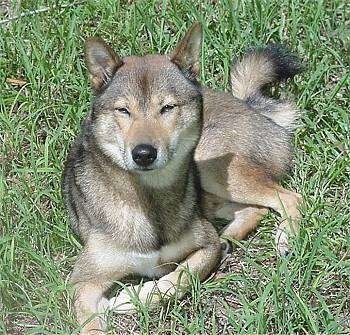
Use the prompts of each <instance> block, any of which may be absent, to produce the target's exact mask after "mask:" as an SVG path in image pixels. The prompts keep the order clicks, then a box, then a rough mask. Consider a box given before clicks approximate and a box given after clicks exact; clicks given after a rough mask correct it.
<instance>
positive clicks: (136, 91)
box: [108, 55, 191, 99]
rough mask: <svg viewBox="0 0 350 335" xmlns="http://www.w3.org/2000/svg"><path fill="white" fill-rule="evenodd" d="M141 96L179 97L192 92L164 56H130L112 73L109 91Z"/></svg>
mask: <svg viewBox="0 0 350 335" xmlns="http://www.w3.org/2000/svg"><path fill="white" fill-rule="evenodd" d="M110 89H112V90H113V91H114V92H120V93H121V94H122V95H128V96H130V94H132V95H133V96H137V97H139V98H140V99H149V98H151V97H155V96H157V95H159V96H163V95H167V94H168V95H174V96H181V95H184V94H188V93H189V92H191V85H190V84H189V83H188V81H187V80H186V79H185V77H184V76H183V74H182V72H181V71H180V70H179V68H178V67H177V66H176V65H175V64H174V63H173V62H171V60H170V57H169V56H167V55H146V56H142V57H138V56H129V57H125V58H123V65H122V66H121V67H120V68H119V69H118V71H117V72H116V74H115V77H114V80H113V82H112V85H111V86H110V88H109V89H108V90H110Z"/></svg>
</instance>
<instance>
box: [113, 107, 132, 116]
mask: <svg viewBox="0 0 350 335" xmlns="http://www.w3.org/2000/svg"><path fill="white" fill-rule="evenodd" d="M115 111H116V112H118V113H120V114H124V115H130V112H129V111H128V110H127V108H116V109H115Z"/></svg>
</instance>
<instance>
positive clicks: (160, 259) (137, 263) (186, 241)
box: [90, 231, 197, 277]
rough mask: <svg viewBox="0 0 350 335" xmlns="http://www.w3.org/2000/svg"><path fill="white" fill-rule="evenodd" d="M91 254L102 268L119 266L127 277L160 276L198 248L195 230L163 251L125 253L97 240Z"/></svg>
mask: <svg viewBox="0 0 350 335" xmlns="http://www.w3.org/2000/svg"><path fill="white" fill-rule="evenodd" d="M90 248H91V255H93V257H94V262H95V264H96V265H97V266H98V267H99V268H101V269H108V268H114V267H117V268H118V269H120V271H122V272H123V274H124V275H127V274H139V275H142V276H148V277H153V276H154V277H159V276H162V275H163V274H164V272H166V269H167V268H169V265H171V264H173V265H174V266H176V264H177V263H179V262H181V261H183V260H184V259H185V258H186V257H187V256H188V255H189V254H190V253H191V252H193V251H194V250H195V249H196V248H197V246H196V242H195V238H194V234H193V232H192V231H188V232H186V233H184V234H183V235H182V236H180V238H179V239H178V240H177V241H174V242H172V243H169V244H166V245H164V246H163V247H161V248H160V249H159V250H151V251H147V252H138V251H133V250H130V249H129V250H124V249H121V248H120V247H119V246H117V245H116V244H114V243H113V242H111V241H110V240H109V241H106V240H105V239H104V238H102V239H101V238H99V237H96V238H95V239H94V241H92V242H91V243H90Z"/></svg>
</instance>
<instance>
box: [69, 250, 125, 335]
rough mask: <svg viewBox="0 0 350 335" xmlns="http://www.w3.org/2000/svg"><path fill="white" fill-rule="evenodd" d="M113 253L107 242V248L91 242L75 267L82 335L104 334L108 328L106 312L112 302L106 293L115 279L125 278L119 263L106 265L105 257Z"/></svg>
mask: <svg viewBox="0 0 350 335" xmlns="http://www.w3.org/2000/svg"><path fill="white" fill-rule="evenodd" d="M109 256H110V252H109V250H108V248H107V245H105V249H102V248H99V247H95V246H94V247H92V246H91V245H88V246H87V247H86V248H85V250H84V252H83V253H82V254H81V255H80V256H79V257H78V260H77V262H76V264H75V266H74V270H73V273H72V276H71V279H70V282H71V284H72V285H73V288H74V310H75V313H76V318H77V321H78V323H79V325H81V326H82V330H81V332H80V335H102V334H104V331H105V329H106V319H105V312H106V311H107V309H108V306H109V303H108V299H107V298H106V297H105V296H104V293H105V291H106V290H107V289H108V288H109V287H110V286H111V285H112V284H113V281H114V280H119V279H121V278H122V277H123V274H122V273H123V272H122V271H121V269H120V268H119V267H118V266H117V265H116V264H104V262H103V260H104V259H107V260H108V257H109ZM116 257H117V256H116Z"/></svg>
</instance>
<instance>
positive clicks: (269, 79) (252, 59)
mask: <svg viewBox="0 0 350 335" xmlns="http://www.w3.org/2000/svg"><path fill="white" fill-rule="evenodd" d="M302 70H303V68H302V66H301V63H300V61H299V59H298V58H297V57H296V56H294V55H292V54H290V53H289V52H288V51H287V50H286V49H284V48H283V47H282V46H280V45H269V46H267V47H266V48H263V49H256V50H252V51H250V52H248V53H247V54H246V55H245V56H244V57H243V59H242V60H241V61H239V62H235V63H234V64H233V65H232V67H231V73H230V76H231V89H232V94H233V96H235V97H236V98H238V99H241V100H244V101H246V102H247V103H248V104H249V105H250V106H251V107H253V108H255V109H257V110H259V111H260V112H261V113H262V114H264V115H265V116H266V117H268V118H270V119H272V120H273V121H274V122H275V123H277V124H278V125H280V126H282V127H283V128H286V129H288V130H293V129H294V128H295V126H296V121H297V119H298V113H297V109H296V108H295V107H294V106H293V104H291V103H289V102H287V101H279V100H278V101H276V100H273V99H269V98H267V97H265V96H264V95H263V94H262V92H261V89H262V88H263V87H264V86H265V85H267V84H273V83H277V82H280V81H283V80H287V79H288V78H292V77H294V76H295V75H296V74H298V73H299V72H301V71H302Z"/></svg>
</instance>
